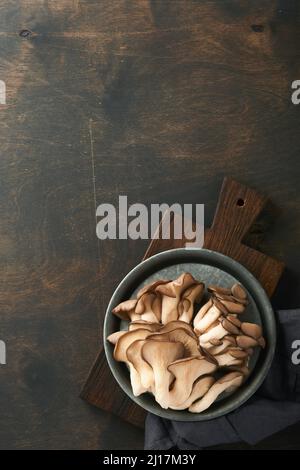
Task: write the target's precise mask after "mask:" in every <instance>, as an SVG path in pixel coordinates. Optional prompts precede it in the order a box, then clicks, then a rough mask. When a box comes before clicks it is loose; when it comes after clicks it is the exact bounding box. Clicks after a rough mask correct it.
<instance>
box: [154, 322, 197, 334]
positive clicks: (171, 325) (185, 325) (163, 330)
mask: <svg viewBox="0 0 300 470" xmlns="http://www.w3.org/2000/svg"><path fill="white" fill-rule="evenodd" d="M177 328H183V329H184V330H186V331H187V332H188V333H189V334H190V335H191V336H194V337H195V338H197V336H196V335H195V333H194V330H193V328H192V327H191V325H189V324H188V323H186V322H185V321H181V320H175V321H171V322H169V323H167V324H166V325H161V329H160V333H168V332H169V331H172V330H176V329H177Z"/></svg>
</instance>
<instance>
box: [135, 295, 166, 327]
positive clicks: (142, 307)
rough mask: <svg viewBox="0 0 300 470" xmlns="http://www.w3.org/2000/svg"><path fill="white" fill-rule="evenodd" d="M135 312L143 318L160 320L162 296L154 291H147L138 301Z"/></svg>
mask: <svg viewBox="0 0 300 470" xmlns="http://www.w3.org/2000/svg"><path fill="white" fill-rule="evenodd" d="M135 313H136V314H138V315H139V316H140V319H141V320H145V321H147V322H152V323H155V322H159V321H160V317H161V298H160V296H159V295H157V294H156V293H154V292H145V294H143V295H142V296H141V297H140V298H139V299H138V301H137V304H136V306H135Z"/></svg>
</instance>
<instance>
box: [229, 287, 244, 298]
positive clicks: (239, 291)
mask: <svg viewBox="0 0 300 470" xmlns="http://www.w3.org/2000/svg"><path fill="white" fill-rule="evenodd" d="M231 293H232V295H233V296H234V297H235V298H236V299H239V300H246V299H247V292H246V291H245V289H244V288H243V287H242V286H241V284H233V286H232V287H231Z"/></svg>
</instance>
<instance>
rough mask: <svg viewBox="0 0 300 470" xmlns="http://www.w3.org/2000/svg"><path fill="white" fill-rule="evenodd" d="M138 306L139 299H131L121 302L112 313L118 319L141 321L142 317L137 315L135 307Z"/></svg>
mask: <svg viewBox="0 0 300 470" xmlns="http://www.w3.org/2000/svg"><path fill="white" fill-rule="evenodd" d="M136 304H137V299H129V300H125V301H124V302H121V303H120V304H119V305H117V306H116V307H115V308H114V309H113V310H112V313H113V314H114V315H116V316H117V317H119V318H121V320H130V321H134V320H139V319H140V315H138V314H137V313H135V306H136Z"/></svg>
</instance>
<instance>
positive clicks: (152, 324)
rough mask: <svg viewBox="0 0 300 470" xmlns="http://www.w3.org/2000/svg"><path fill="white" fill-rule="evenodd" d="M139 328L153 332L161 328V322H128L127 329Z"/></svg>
mask: <svg viewBox="0 0 300 470" xmlns="http://www.w3.org/2000/svg"><path fill="white" fill-rule="evenodd" d="M141 328H143V329H146V330H149V331H153V332H154V331H159V330H160V329H161V324H160V323H156V322H148V321H145V320H136V321H133V322H131V323H129V326H128V330H129V331H133V330H139V329H141Z"/></svg>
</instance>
